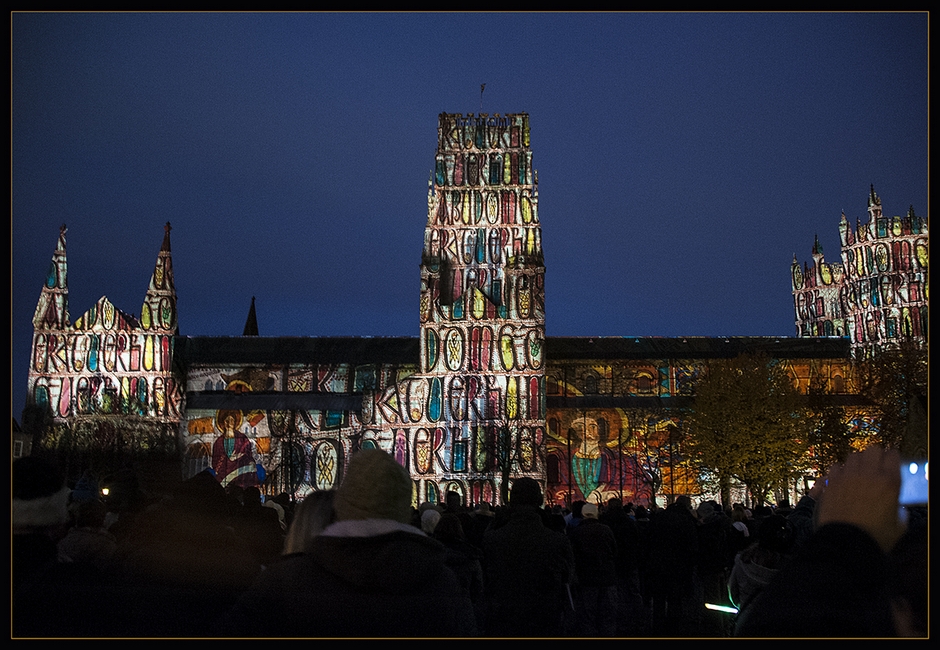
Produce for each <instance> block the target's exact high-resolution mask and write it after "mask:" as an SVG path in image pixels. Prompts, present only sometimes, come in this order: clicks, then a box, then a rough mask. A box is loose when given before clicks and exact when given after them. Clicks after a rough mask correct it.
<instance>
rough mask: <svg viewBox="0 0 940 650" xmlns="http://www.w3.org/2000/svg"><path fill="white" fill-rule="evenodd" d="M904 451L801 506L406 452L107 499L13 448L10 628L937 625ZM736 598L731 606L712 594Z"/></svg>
mask: <svg viewBox="0 0 940 650" xmlns="http://www.w3.org/2000/svg"><path fill="white" fill-rule="evenodd" d="M897 460H898V458H897V454H896V452H891V451H887V452H886V451H884V450H881V449H880V448H871V449H869V450H866V451H865V452H861V453H856V454H853V455H851V456H850V457H849V458H848V460H847V462H846V463H845V464H844V465H841V466H838V467H834V468H833V469H832V471H831V472H830V473H829V475H828V477H827V479H828V480H820V481H818V482H817V483H816V485H815V486H814V487H813V489H812V490H810V492H809V493H808V494H806V495H805V496H804V497H803V498H802V499H801V500H800V501H799V503H797V505H796V506H794V507H792V508H791V507H789V506H787V504H782V503H781V504H778V505H777V506H776V507H761V508H756V509H755V510H754V511H753V512H751V511H750V510H748V509H746V508H745V507H744V506H743V505H741V504H736V505H734V506H731V507H722V506H721V505H719V504H718V503H716V502H714V501H708V500H705V501H702V502H700V503H698V504H697V505H695V504H693V501H692V500H691V499H690V498H689V497H686V496H681V497H678V498H676V499H675V500H674V502H673V503H671V504H670V505H668V506H666V507H662V508H657V507H653V508H650V509H647V508H645V507H643V506H641V505H638V504H632V503H623V502H622V501H621V500H619V499H616V498H612V499H609V500H608V501H607V502H603V503H586V502H584V501H578V502H575V503H573V504H571V507H570V508H562V507H559V506H553V507H552V506H547V505H546V504H545V503H544V498H543V494H542V491H541V487H540V485H539V483H538V482H537V481H535V480H533V479H529V478H519V479H516V480H515V481H513V483H512V487H511V491H510V498H509V503H508V504H507V505H506V506H501V507H494V508H491V507H490V506H489V505H488V504H485V503H483V504H480V505H478V506H476V507H473V508H471V507H468V506H466V505H464V504H463V502H462V499H461V496H460V495H459V494H456V493H448V494H447V495H446V498H445V500H444V502H443V503H438V504H432V503H425V504H421V505H420V506H419V507H418V508H414V507H413V506H412V498H413V483H412V481H411V478H410V477H409V475H408V473H407V472H406V471H405V469H404V468H402V467H401V466H400V465H399V464H398V463H397V462H396V461H395V460H394V459H393V457H392V456H390V455H389V454H387V453H385V452H382V451H380V450H376V449H368V450H362V451H359V452H356V453H355V454H353V455H352V457H351V459H350V463H349V466H348V469H347V472H346V476H345V478H344V481H343V483H342V485H341V486H340V487H339V488H338V489H336V490H331V491H318V492H313V493H311V494H310V495H308V496H307V497H306V498H305V499H303V500H302V501H299V502H297V503H294V502H292V501H291V499H289V498H287V497H286V495H281V497H278V498H268V499H267V500H265V499H263V498H262V495H261V493H260V491H259V490H258V489H257V488H254V487H248V488H232V489H228V490H226V489H225V488H223V487H222V485H221V484H220V483H219V481H218V480H217V479H216V478H215V477H214V476H213V475H212V474H211V473H210V472H203V473H201V474H198V475H196V476H195V477H193V478H191V479H189V480H187V481H184V482H181V483H180V484H179V485H178V486H177V487H176V489H175V490H174V492H173V493H172V494H170V495H166V496H165V497H163V498H161V499H159V500H153V501H152V502H147V501H143V500H141V499H140V498H139V495H140V491H139V490H137V489H136V488H135V486H134V485H133V484H132V477H131V478H130V479H129V481H128V482H129V483H131V484H130V485H127V484H125V485H124V488H125V489H124V490H123V491H120V492H119V493H116V494H115V496H114V497H113V498H112V499H110V500H107V501H106V500H103V499H102V497H101V493H100V489H99V486H98V485H97V484H96V482H95V479H94V477H93V476H92V475H91V474H90V473H86V474H85V475H83V476H82V478H81V480H80V481H79V482H78V483H77V484H76V485H75V486H74V487H73V488H72V489H69V488H67V487H66V486H65V484H64V482H63V480H62V477H61V474H60V473H59V472H58V471H57V469H56V468H55V466H53V465H51V464H49V463H48V462H46V461H44V460H42V459H40V458H34V457H27V458H23V459H18V460H17V461H15V462H14V464H13V492H14V494H13V540H12V551H11V555H12V558H11V559H12V571H11V575H12V578H11V579H12V600H13V603H12V617H13V620H12V632H13V636H14V637H17V638H27V637H43V638H47V637H69V638H77V637H117V638H140V637H146V638H157V637H159V638H194V637H205V638H223V637H224V638H249V637H250V638H325V637H329V638H336V637H352V638H390V637H399V638H417V637H420V638H427V637H432V638H461V637H492V638H503V637H524V638H558V637H584V638H595V637H624V638H646V637H648V638H714V637H731V636H738V637H790V638H796V637H813V638H815V637H863V638H878V637H923V636H927V632H928V617H927V592H928V582H927V576H928V571H927V558H928V555H927V545H926V544H927V540H926V537H927V535H926V532H927V526H926V508H923V509H911V510H909V511H907V513H906V514H907V520H906V521H902V520H900V519H899V510H898V505H897V495H898V489H899V485H898V482H899V478H898V472H897V467H898V462H897ZM710 605H711V606H714V605H719V606H723V608H721V609H715V608H710V607H709V606H710Z"/></svg>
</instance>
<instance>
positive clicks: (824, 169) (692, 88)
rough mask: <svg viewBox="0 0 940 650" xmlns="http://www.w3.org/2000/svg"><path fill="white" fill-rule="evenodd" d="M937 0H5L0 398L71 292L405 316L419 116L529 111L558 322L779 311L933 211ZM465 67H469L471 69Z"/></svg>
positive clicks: (593, 329)
mask: <svg viewBox="0 0 940 650" xmlns="http://www.w3.org/2000/svg"><path fill="white" fill-rule="evenodd" d="M928 22H929V16H928V14H927V13H822V14H815V13H780V14H775V13H745V14H735V13H730V14H728V13H691V14H680V13H606V14H593V13H588V14H583V13H573V14H554V13H537V14H527V13H517V14H489V13H444V14H412V13H402V14H398V13H383V14H344V13H339V14H320V13H287V14H267V13H265V14H254V13H221V14H215V13H196V14H174V13H159V14H148V13H119V14H107V13H78V14H69V13H12V14H11V23H12V101H11V106H12V120H11V133H12V146H11V160H12V174H11V187H12V203H11V220H12V224H11V230H12V238H11V272H12V287H11V290H12V304H11V330H12V336H11V339H12V340H11V345H12V362H11V372H12V396H11V398H12V403H13V404H12V407H13V415H14V417H16V418H17V419H19V417H20V412H21V410H22V407H23V403H24V401H25V393H26V384H27V372H28V370H27V369H28V359H29V350H30V341H31V336H32V323H31V320H32V316H33V311H34V309H35V306H36V302H37V299H38V297H39V294H40V290H41V288H42V283H43V280H44V277H45V273H46V270H47V268H48V266H49V262H50V260H51V257H52V253H53V251H54V249H55V245H56V240H57V237H58V232H59V227H60V225H62V224H66V225H67V226H68V235H67V240H68V262H69V307H70V315H71V320H72V321H73V322H74V321H75V319H77V318H78V317H79V316H81V314H83V313H84V312H85V311H86V310H87V309H88V308H90V307H91V306H93V305H94V303H95V302H96V301H97V300H98V299H99V298H100V297H101V296H103V295H106V296H108V298H109V299H110V300H111V301H112V302H113V303H114V304H115V306H117V307H118V308H119V309H121V310H122V311H125V312H127V313H131V314H134V315H139V313H140V306H141V303H142V301H143V298H144V294H145V293H146V289H147V285H148V282H149V280H150V275H151V273H152V272H153V267H154V263H155V261H156V258H157V252H158V250H159V248H160V244H161V242H162V240H163V227H164V224H165V223H166V222H167V221H169V222H170V223H171V224H172V233H171V239H172V250H173V265H174V271H175V278H176V289H177V293H178V297H179V302H178V307H179V323H180V333H181V334H183V335H193V336H198V335H240V334H241V332H242V328H243V326H244V323H245V318H246V316H247V313H248V308H249V306H250V304H251V298H252V296H255V297H256V304H257V313H258V323H259V330H260V334H261V335H262V336H279V335H291V336H297V335H302V336H336V335H357V336H358V335H363V336H417V334H418V291H419V269H418V264H419V262H420V256H421V247H422V241H423V231H424V225H425V220H426V210H427V185H428V179H429V176H430V173H431V170H432V169H433V166H434V153H435V148H436V138H437V118H438V114H439V113H442V112H449V113H479V112H481V111H482V112H485V113H491V114H492V113H513V112H527V113H529V115H530V123H531V143H532V151H533V166H534V168H535V169H536V170H537V171H538V178H539V197H540V204H539V208H540V217H541V222H542V239H543V249H544V253H545V265H546V320H547V326H546V329H547V333H548V335H549V336H561V335H565V336H589V335H595V336H606V335H624V336H723V335H728V336H778V335H779V336H793V335H794V334H795V326H794V314H793V306H792V297H791V293H790V264H791V262H792V260H793V256H794V254H795V255H796V256H797V259H798V260H799V261H800V262H801V263H803V262H809V261H811V253H812V246H813V240H814V237H816V236H817V235H818V237H819V241H820V243H821V244H822V246H823V249H824V251H825V253H826V257H827V260H828V261H837V260H838V259H839V235H838V224H839V219H840V215H841V213H842V212H843V211H844V212H845V214H846V215H847V217H848V218H849V221H850V223H852V225H853V227H854V225H855V222H856V219H862V220H863V221H865V220H866V219H867V199H868V193H869V187H870V185H872V184H874V186H875V191H876V192H877V193H878V194H879V196H880V197H881V199H882V203H883V208H884V212H885V213H886V214H887V215H889V216H893V215H899V214H905V213H906V212H907V210H908V208H909V206H911V205H913V206H914V209H915V212H917V214H920V215H924V216H926V215H927V213H928V203H927V200H928V191H927V184H928V182H927V181H928V154H927V151H928V119H927V115H928V72H927V60H928V36H927V32H928ZM481 84H486V87H485V91H484V92H483V93H482V94H481V91H480V89H481Z"/></svg>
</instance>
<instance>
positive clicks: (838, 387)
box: [832, 375, 845, 393]
mask: <svg viewBox="0 0 940 650" xmlns="http://www.w3.org/2000/svg"><path fill="white" fill-rule="evenodd" d="M832 392H833V393H844V392H845V378H844V377H843V376H842V375H833V376H832Z"/></svg>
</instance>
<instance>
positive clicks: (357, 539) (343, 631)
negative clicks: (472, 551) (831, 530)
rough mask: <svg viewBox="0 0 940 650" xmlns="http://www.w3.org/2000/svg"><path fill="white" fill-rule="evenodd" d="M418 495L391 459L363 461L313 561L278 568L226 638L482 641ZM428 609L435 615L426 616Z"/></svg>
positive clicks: (374, 456) (288, 560) (291, 559)
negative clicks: (418, 508)
mask: <svg viewBox="0 0 940 650" xmlns="http://www.w3.org/2000/svg"><path fill="white" fill-rule="evenodd" d="M412 492H413V483H412V480H411V477H410V476H409V475H408V472H407V470H405V468H404V467H402V466H401V465H399V464H398V463H397V461H395V459H394V458H393V457H392V456H391V455H389V454H388V453H386V452H385V451H382V450H379V449H363V450H361V451H358V452H355V453H353V454H352V456H351V457H350V460H349V465H348V467H347V468H346V472H345V476H344V478H343V480H342V483H341V484H340V486H339V488H338V489H337V491H336V496H335V502H334V511H335V515H336V521H335V522H334V523H332V524H330V525H329V526H327V527H326V528H325V529H324V530H323V531H322V532H321V533H320V534H319V535H317V536H316V537H315V538H314V539H313V540H312V541H311V542H310V545H309V547H308V550H307V552H305V553H298V554H292V555H286V556H283V557H282V558H281V559H280V560H279V561H278V562H275V563H273V564H271V565H269V566H268V567H267V569H266V570H265V571H264V573H263V574H262V576H261V578H260V580H259V581H258V582H257V583H256V584H255V585H254V587H253V588H252V589H250V590H249V591H248V593H246V594H244V596H243V597H242V598H241V599H240V601H239V603H238V604H237V605H236V607H235V608H234V610H233V611H231V612H230V613H229V614H228V615H227V616H226V617H225V619H224V621H219V625H218V627H219V629H217V630H215V632H216V635H219V636H262V637H432V636H433V637H464V636H473V635H474V634H475V633H476V632H477V630H476V624H475V622H474V620H473V609H472V603H471V602H470V600H469V598H468V597H466V596H464V595H463V594H461V592H460V587H459V583H458V581H457V578H456V576H455V575H454V573H453V571H451V569H449V568H448V567H447V566H446V564H445V557H446V554H445V549H444V546H443V545H442V544H441V543H440V542H438V541H436V540H434V539H432V538H430V537H428V535H426V534H425V533H424V532H423V531H422V530H421V529H420V528H417V527H415V526H413V525H411V523H410V522H411V517H412V508H411V503H412ZM429 512H430V511H429ZM428 603H433V604H434V608H435V613H434V615H433V616H424V615H423V613H424V612H425V611H426V608H427V606H428ZM259 611H267V612H277V613H278V615H277V616H258V615H257V612H259Z"/></svg>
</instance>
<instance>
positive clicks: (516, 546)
mask: <svg viewBox="0 0 940 650" xmlns="http://www.w3.org/2000/svg"><path fill="white" fill-rule="evenodd" d="M541 505H542V489H541V486H539V484H538V482H537V481H535V480H534V479H531V478H527V477H523V478H518V479H516V480H515V481H513V484H512V489H511V490H510V493H509V510H508V513H507V515H508V518H507V519H506V521H505V523H503V524H502V525H497V526H495V527H493V528H491V529H490V530H488V531H487V532H486V534H485V535H484V536H483V556H484V565H485V572H486V573H485V584H486V599H487V616H486V625H487V629H486V634H487V635H488V636H543V637H544V636H559V635H560V634H561V633H562V632H563V617H564V613H565V608H566V607H567V606H568V602H569V601H568V597H569V596H568V591H567V585H569V584H570V582H571V580H572V578H573V574H574V558H573V556H572V553H571V545H570V544H569V542H568V539H567V538H566V537H565V535H563V534H562V533H559V532H557V531H554V530H551V529H549V528H547V527H546V526H545V524H544V523H543V520H542V515H541V513H540V507H541Z"/></svg>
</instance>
